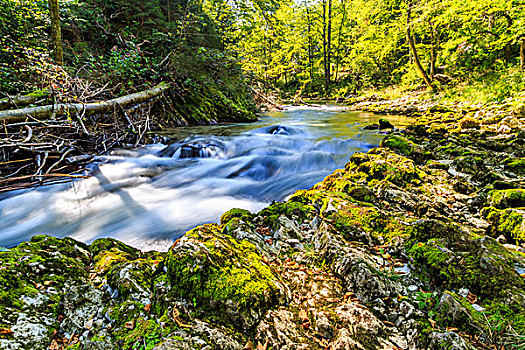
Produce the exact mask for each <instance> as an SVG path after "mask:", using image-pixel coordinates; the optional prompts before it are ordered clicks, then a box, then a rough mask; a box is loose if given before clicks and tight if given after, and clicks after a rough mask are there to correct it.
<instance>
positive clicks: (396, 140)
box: [380, 135, 417, 156]
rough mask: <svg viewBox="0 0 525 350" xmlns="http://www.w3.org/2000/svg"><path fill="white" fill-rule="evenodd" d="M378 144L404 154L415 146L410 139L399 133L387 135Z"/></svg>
mask: <svg viewBox="0 0 525 350" xmlns="http://www.w3.org/2000/svg"><path fill="white" fill-rule="evenodd" d="M380 146H381V147H387V148H390V149H391V150H393V151H397V152H399V153H401V154H404V155H406V156H408V155H410V154H411V153H412V152H413V151H414V149H416V147H417V146H416V145H415V144H414V143H413V142H412V141H410V140H408V139H406V138H405V137H403V136H399V135H389V136H387V137H386V138H384V139H383V140H382V141H381V144H380Z"/></svg>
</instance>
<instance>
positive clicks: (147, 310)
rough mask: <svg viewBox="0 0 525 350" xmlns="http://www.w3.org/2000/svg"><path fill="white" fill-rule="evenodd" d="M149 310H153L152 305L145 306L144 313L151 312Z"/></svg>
mask: <svg viewBox="0 0 525 350" xmlns="http://www.w3.org/2000/svg"><path fill="white" fill-rule="evenodd" d="M149 310H151V303H149V304H148V305H146V306H144V311H146V312H149Z"/></svg>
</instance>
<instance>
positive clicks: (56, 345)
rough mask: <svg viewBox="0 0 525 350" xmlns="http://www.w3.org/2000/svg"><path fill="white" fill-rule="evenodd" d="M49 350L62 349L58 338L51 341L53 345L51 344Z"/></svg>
mask: <svg viewBox="0 0 525 350" xmlns="http://www.w3.org/2000/svg"><path fill="white" fill-rule="evenodd" d="M49 350H60V345H58V343H57V341H56V340H53V341H52V342H51V345H49Z"/></svg>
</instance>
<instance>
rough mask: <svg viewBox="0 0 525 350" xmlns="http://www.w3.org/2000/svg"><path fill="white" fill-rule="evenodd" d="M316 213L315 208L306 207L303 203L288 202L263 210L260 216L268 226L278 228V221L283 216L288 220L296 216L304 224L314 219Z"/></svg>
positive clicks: (275, 204)
mask: <svg viewBox="0 0 525 350" xmlns="http://www.w3.org/2000/svg"><path fill="white" fill-rule="evenodd" d="M315 213H316V211H315V208H314V207H312V206H311V205H305V204H303V203H301V202H295V201H288V202H279V203H274V204H272V205H270V206H269V207H267V208H264V209H263V210H261V211H260V212H259V215H260V216H262V217H263V222H264V224H265V225H266V226H268V227H271V228H277V226H278V220H277V219H278V218H279V216H281V215H284V216H286V217H288V218H292V217H293V216H295V217H296V218H297V219H298V221H299V222H304V221H305V220H309V219H312V218H313V215H314V214H315Z"/></svg>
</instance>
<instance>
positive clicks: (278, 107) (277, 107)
mask: <svg viewBox="0 0 525 350" xmlns="http://www.w3.org/2000/svg"><path fill="white" fill-rule="evenodd" d="M250 90H251V91H252V92H253V93H254V94H255V99H258V98H259V99H261V100H263V101H265V102H266V103H268V104H269V105H270V106H273V107H275V108H276V109H277V110H279V111H283V110H284V108H283V107H281V106H280V105H278V104H277V103H275V102H273V101H272V100H270V99H269V98H268V97H266V96H264V94H263V93H261V92H260V91H257V90H255V89H254V88H252V87H250Z"/></svg>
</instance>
